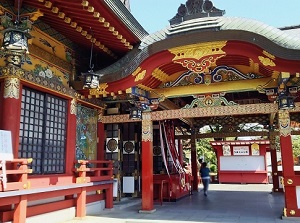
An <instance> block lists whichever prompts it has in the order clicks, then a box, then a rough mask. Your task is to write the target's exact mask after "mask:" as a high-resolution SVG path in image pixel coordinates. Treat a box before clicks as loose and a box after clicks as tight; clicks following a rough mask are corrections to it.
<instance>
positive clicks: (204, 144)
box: [196, 139, 217, 172]
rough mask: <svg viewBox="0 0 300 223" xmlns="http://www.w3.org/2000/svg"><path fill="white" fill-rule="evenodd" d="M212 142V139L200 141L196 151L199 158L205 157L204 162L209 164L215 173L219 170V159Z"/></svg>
mask: <svg viewBox="0 0 300 223" xmlns="http://www.w3.org/2000/svg"><path fill="white" fill-rule="evenodd" d="M210 141H212V139H198V140H197V143H196V149H197V155H198V158H200V157H203V161H205V162H207V163H208V164H209V166H210V168H211V171H212V172H215V171H216V170H217V157H216V153H215V151H214V149H213V147H212V146H211V145H210Z"/></svg>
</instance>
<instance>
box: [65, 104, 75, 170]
mask: <svg viewBox="0 0 300 223" xmlns="http://www.w3.org/2000/svg"><path fill="white" fill-rule="evenodd" d="M68 107H69V113H68V124H67V142H66V148H67V152H66V157H67V159H66V174H73V169H74V162H75V156H76V154H75V153H76V114H77V102H76V100H75V99H72V100H69V106H68Z"/></svg>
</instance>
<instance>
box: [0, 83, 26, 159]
mask: <svg viewBox="0 0 300 223" xmlns="http://www.w3.org/2000/svg"><path fill="white" fill-rule="evenodd" d="M2 86H3V88H2V92H3V95H2V98H1V101H2V102H1V109H2V113H1V114H2V117H1V127H0V129H2V130H8V131H11V138H12V148H13V154H14V158H28V157H18V148H19V131H20V116H21V98H22V86H21V84H20V80H19V79H18V78H6V79H5V80H4V83H3V85H2Z"/></svg>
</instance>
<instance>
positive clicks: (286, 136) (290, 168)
mask: <svg viewBox="0 0 300 223" xmlns="http://www.w3.org/2000/svg"><path fill="white" fill-rule="evenodd" d="M278 122H279V133H280V147H281V159H282V176H283V179H284V180H283V185H284V192H285V193H284V197H285V208H284V217H300V209H299V207H298V205H297V193H296V187H297V186H299V183H298V184H297V183H296V182H295V172H294V158H293V147H292V138H291V126H290V114H289V111H288V110H279V111H278Z"/></svg>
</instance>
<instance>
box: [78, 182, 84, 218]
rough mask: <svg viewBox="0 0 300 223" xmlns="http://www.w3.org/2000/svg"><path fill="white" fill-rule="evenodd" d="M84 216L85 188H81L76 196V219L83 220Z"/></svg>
mask: <svg viewBox="0 0 300 223" xmlns="http://www.w3.org/2000/svg"><path fill="white" fill-rule="evenodd" d="M85 216H86V188H85V187H82V188H81V192H80V193H79V194H77V201H76V217H79V218H83V217H85Z"/></svg>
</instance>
